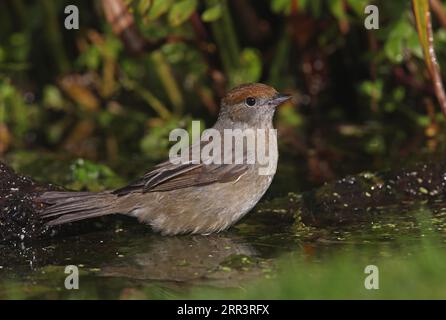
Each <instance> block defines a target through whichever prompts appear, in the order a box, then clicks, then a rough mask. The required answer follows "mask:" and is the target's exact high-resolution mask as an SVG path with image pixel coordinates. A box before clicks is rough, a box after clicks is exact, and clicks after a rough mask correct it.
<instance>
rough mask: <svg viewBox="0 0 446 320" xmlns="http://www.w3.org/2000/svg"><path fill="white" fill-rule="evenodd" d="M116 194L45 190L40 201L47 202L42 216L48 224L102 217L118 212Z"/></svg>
mask: <svg viewBox="0 0 446 320" xmlns="http://www.w3.org/2000/svg"><path fill="white" fill-rule="evenodd" d="M114 198H116V196H115V195H113V194H111V193H108V192H99V193H96V192H58V191H55V192H45V193H43V194H42V195H41V196H40V197H39V201H40V202H42V203H43V204H45V209H43V210H42V213H41V216H42V218H43V219H48V221H47V225H59V224H65V223H69V222H74V221H79V220H84V219H89V218H94V217H100V216H104V215H108V214H112V213H116V211H115V210H114V206H113V200H114Z"/></svg>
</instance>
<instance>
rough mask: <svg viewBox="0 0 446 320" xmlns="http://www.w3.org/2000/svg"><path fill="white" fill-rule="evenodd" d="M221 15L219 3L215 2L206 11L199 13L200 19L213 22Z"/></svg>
mask: <svg viewBox="0 0 446 320" xmlns="http://www.w3.org/2000/svg"><path fill="white" fill-rule="evenodd" d="M220 17H221V5H220V4H217V5H215V6H213V7H211V8H209V9H207V10H206V11H204V12H203V14H202V15H201V19H203V21H204V22H213V21H216V20H218V19H220Z"/></svg>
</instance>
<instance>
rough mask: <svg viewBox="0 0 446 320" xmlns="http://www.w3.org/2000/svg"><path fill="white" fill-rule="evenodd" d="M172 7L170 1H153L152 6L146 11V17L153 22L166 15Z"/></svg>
mask: <svg viewBox="0 0 446 320" xmlns="http://www.w3.org/2000/svg"><path fill="white" fill-rule="evenodd" d="M171 6H172V0H153V3H152V6H151V7H150V8H149V10H148V14H147V17H148V18H149V19H150V20H155V19H157V18H159V17H160V16H162V15H163V14H164V13H166V12H167V11H168V10H169V8H170V7H171Z"/></svg>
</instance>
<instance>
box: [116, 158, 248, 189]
mask: <svg viewBox="0 0 446 320" xmlns="http://www.w3.org/2000/svg"><path fill="white" fill-rule="evenodd" d="M247 169H248V166H247V165H246V164H208V165H206V164H202V163H200V164H192V163H191V164H179V165H174V164H171V163H170V162H164V163H162V164H160V165H158V166H157V167H156V168H155V169H154V170H152V171H149V172H148V173H146V174H145V175H144V176H143V177H142V178H140V179H138V180H136V181H135V182H133V183H131V184H129V185H128V186H126V187H123V188H121V189H118V190H115V191H114V192H113V193H114V194H117V195H126V194H128V193H132V192H143V193H144V192H156V191H170V190H175V189H181V188H187V187H192V186H203V185H208V184H211V183H222V182H230V181H236V180H237V179H238V178H239V177H240V176H241V175H243V174H244V173H245V172H246V170H247Z"/></svg>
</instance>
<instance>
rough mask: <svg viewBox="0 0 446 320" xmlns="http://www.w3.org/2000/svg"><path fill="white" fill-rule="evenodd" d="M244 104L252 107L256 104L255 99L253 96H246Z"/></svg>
mask: <svg viewBox="0 0 446 320" xmlns="http://www.w3.org/2000/svg"><path fill="white" fill-rule="evenodd" d="M245 104H246V105H247V106H248V107H254V106H255V105H256V99H255V98H253V97H248V98H246V100H245Z"/></svg>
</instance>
